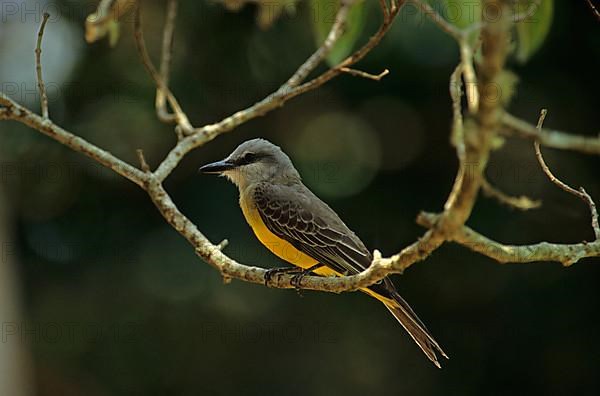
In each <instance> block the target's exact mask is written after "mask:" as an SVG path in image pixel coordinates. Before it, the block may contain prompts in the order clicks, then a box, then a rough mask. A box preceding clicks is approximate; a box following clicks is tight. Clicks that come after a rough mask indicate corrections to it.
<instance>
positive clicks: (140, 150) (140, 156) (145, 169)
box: [136, 149, 150, 173]
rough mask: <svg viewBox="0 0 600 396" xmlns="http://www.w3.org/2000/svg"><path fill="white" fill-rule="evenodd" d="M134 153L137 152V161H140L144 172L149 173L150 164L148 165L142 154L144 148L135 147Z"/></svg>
mask: <svg viewBox="0 0 600 396" xmlns="http://www.w3.org/2000/svg"><path fill="white" fill-rule="evenodd" d="M136 153H137V157H138V161H139V163H140V168H141V169H142V170H143V171H144V172H146V173H149V172H150V166H148V163H147V162H146V157H145V156H144V150H142V149H137V150H136Z"/></svg>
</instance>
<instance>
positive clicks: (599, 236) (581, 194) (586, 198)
mask: <svg viewBox="0 0 600 396" xmlns="http://www.w3.org/2000/svg"><path fill="white" fill-rule="evenodd" d="M546 113H547V110H546V109H542V111H541V114H540V118H539V120H538V124H537V127H536V128H537V130H538V131H540V130H541V129H542V125H543V123H544V119H545V118H546ZM533 145H534V147H535V156H536V158H537V160H538V162H539V163H540V166H541V167H542V170H543V171H544V173H545V174H546V176H548V179H550V181H551V182H552V183H554V184H555V185H557V186H558V187H559V188H560V189H562V190H563V191H566V192H568V193H569V194H572V195H575V196H576V197H578V198H580V199H582V200H583V202H585V203H586V204H587V205H588V206H589V208H590V212H591V215H592V228H593V229H594V234H595V235H596V240H600V226H598V212H597V210H596V204H595V203H594V200H593V199H592V197H590V195H589V194H588V193H587V192H586V191H585V189H584V188H583V187H579V190H575V189H574V188H573V187H570V186H569V185H567V184H565V183H563V182H562V181H561V180H560V179H559V178H558V177H556V176H554V174H553V173H552V171H551V170H550V168H548V165H546V161H544V157H543V156H542V151H541V150H540V144H539V142H537V141H535V142H534V143H533Z"/></svg>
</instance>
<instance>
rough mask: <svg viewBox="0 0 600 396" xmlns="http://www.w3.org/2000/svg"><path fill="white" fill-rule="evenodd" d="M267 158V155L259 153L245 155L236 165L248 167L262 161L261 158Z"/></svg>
mask: <svg viewBox="0 0 600 396" xmlns="http://www.w3.org/2000/svg"><path fill="white" fill-rule="evenodd" d="M265 156H266V155H262V154H257V153H245V154H244V155H242V156H241V157H240V158H239V159H238V160H237V161H236V165H248V164H251V163H253V162H256V161H258V160H260V159H261V158H263V157H265Z"/></svg>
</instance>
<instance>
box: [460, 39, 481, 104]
mask: <svg viewBox="0 0 600 396" xmlns="http://www.w3.org/2000/svg"><path fill="white" fill-rule="evenodd" d="M459 46H460V59H461V63H462V70H463V76H464V79H465V85H466V90H465V91H466V94H467V105H468V108H469V112H470V113H471V114H475V113H477V111H478V110H479V89H478V88H477V75H476V74H475V68H474V67H473V49H472V48H471V46H470V45H469V43H468V40H467V38H463V39H461V40H460V41H459Z"/></svg>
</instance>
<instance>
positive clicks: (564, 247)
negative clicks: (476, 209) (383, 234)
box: [417, 213, 600, 267]
mask: <svg viewBox="0 0 600 396" xmlns="http://www.w3.org/2000/svg"><path fill="white" fill-rule="evenodd" d="M438 218H439V215H438V214H434V213H421V214H420V215H419V217H418V219H417V222H418V223H419V224H420V225H422V226H424V227H433V226H434V225H435V224H436V222H437V220H438ZM450 240H451V241H453V242H456V243H459V244H461V245H463V246H465V247H467V248H469V249H471V250H473V251H475V252H477V253H481V254H483V255H484V256H487V257H490V258H492V259H494V260H496V261H498V262H499V263H532V262H536V261H555V262H559V263H562V264H563V265H564V266H566V267H568V266H570V265H572V264H575V263H576V262H578V261H579V260H581V259H583V258H586V257H600V240H596V241H594V242H581V243H575V244H561V243H549V242H541V243H536V244H533V245H520V246H519V245H504V244H502V243H500V242H496V241H494V240H492V239H490V238H488V237H486V236H483V235H481V234H480V233H478V232H477V231H474V230H473V229H471V228H469V227H468V226H463V227H461V228H460V229H458V230H457V231H456V232H455V233H454V234H453V235H452V236H451V238H450Z"/></svg>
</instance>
